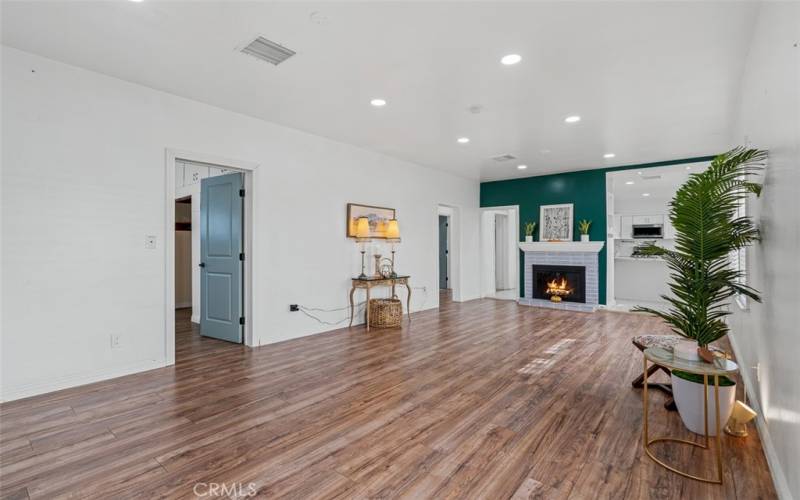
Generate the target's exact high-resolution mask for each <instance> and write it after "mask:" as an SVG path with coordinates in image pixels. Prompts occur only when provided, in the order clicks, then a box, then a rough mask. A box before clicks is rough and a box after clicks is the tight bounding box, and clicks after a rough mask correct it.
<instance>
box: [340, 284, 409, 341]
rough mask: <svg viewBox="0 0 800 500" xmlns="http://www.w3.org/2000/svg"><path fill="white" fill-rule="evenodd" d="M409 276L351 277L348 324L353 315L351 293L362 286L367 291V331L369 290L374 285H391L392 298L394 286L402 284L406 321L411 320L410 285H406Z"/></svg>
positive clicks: (351, 320) (353, 293)
mask: <svg viewBox="0 0 800 500" xmlns="http://www.w3.org/2000/svg"><path fill="white" fill-rule="evenodd" d="M409 278H410V276H397V277H396V278H384V277H382V276H376V277H373V276H368V277H366V278H353V280H352V281H353V286H352V287H351V288H350V326H353V315H354V314H355V303H354V302H353V295H355V293H356V290H357V289H359V288H363V289H365V290H366V291H367V306H366V308H365V309H366V311H365V320H366V325H367V331H369V295H370V293H369V291H370V289H372V288H374V287H376V286H390V287H392V298H395V297H396V296H397V295H396V294H395V287H396V286H397V285H403V286H404V287H406V314H408V321H411V287H410V286H409V285H408V279H409Z"/></svg>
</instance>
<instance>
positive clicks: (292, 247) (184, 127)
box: [0, 47, 479, 399]
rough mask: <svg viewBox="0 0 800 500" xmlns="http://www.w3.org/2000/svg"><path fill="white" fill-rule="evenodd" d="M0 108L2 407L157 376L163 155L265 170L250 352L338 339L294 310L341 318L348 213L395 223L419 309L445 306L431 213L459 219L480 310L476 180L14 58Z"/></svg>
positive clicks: (463, 259) (464, 292)
mask: <svg viewBox="0 0 800 500" xmlns="http://www.w3.org/2000/svg"><path fill="white" fill-rule="evenodd" d="M32 70H35V72H32ZM2 104H3V106H2V120H3V129H2V134H3V135H2V139H3V144H4V146H5V147H4V148H3V151H2V224H3V234H2V286H3V290H4V293H3V304H2V307H3V311H4V313H5V314H4V315H3V317H2V385H1V386H0V389H2V397H3V399H13V398H17V397H21V396H24V395H30V394H35V393H39V392H46V391H49V390H53V389H57V388H61V387H67V386H71V385H77V384H80V383H86V382H89V381H93V380H99V379H103V378H108V377H111V376H114V375H120V374H124V373H130V372H134V371H138V370H142V369H147V368H152V367H157V366H161V365H163V363H164V360H165V359H166V358H165V352H164V350H165V347H164V346H165V342H164V328H165V321H166V320H165V317H164V309H165V307H166V300H165V280H166V277H165V267H166V256H165V251H164V248H163V242H164V237H165V234H166V231H168V230H169V231H172V230H174V229H173V228H167V227H166V223H165V219H166V215H165V214H166V210H173V209H174V207H172V206H171V205H170V206H169V207H167V206H165V189H166V188H165V165H164V163H165V149H166V148H173V149H176V150H182V151H194V152H198V153H204V154H210V155H216V156H220V157H227V158H237V159H241V160H245V161H250V162H255V163H258V164H259V165H260V167H259V175H258V185H256V186H255V187H254V191H255V192H254V193H253V195H254V196H256V197H257V198H255V200H256V211H257V219H258V221H259V227H258V228H257V234H255V235H254V238H255V239H256V242H257V247H256V248H257V250H256V251H257V252H258V254H257V255H254V257H253V258H254V259H255V260H254V262H257V271H256V275H255V276H254V297H257V301H258V302H257V303H256V304H255V305H254V309H255V311H254V316H255V317H254V318H253V323H252V324H253V325H254V327H255V329H256V330H255V331H254V343H255V344H267V343H272V342H279V341H282V340H287V339H291V338H296V337H300V336H303V335H309V334H313V333H317V332H321V331H324V330H327V329H330V328H331V327H329V326H325V325H322V324H320V323H317V322H316V321H314V320H312V319H310V318H308V317H306V316H304V315H302V314H301V313H290V312H288V305H289V304H290V303H299V304H303V305H306V306H309V307H321V308H336V307H342V306H344V305H345V304H347V293H348V290H349V278H350V277H351V276H354V275H356V274H358V270H359V266H360V259H359V254H358V252H357V251H356V245H355V244H354V243H353V242H352V241H351V240H348V239H346V238H345V237H344V235H345V205H346V203H347V202H357V203H364V204H371V205H379V206H388V207H394V208H396V209H397V215H398V219H399V222H400V227H401V231H402V238H403V243H402V244H401V245H400V246H399V248H398V255H397V257H398V268H399V270H400V272H403V273H409V274H411V276H412V279H411V283H412V285H413V286H415V287H425V288H427V293H425V292H423V291H422V290H414V294H413V301H412V309H415V310H419V309H423V308H431V307H436V306H437V305H438V293H437V288H438V284H437V278H438V277H437V265H438V264H437V242H438V238H437V230H438V229H437V227H438V226H437V206H438V204H440V203H442V204H445V205H448V206H451V207H455V208H456V209H457V211H458V215H459V216H458V218H457V220H458V225H459V227H457V228H454V231H453V234H454V238H455V237H457V238H459V243H460V252H459V255H458V256H457V259H454V264H455V265H458V266H459V270H464V271H463V272H457V271H455V270H454V273H453V274H454V275H455V274H458V275H459V283H458V287H459V290H458V294H457V295H456V296H457V297H459V298H460V299H461V300H469V299H471V298H476V297H477V296H478V288H479V275H478V273H477V272H475V271H471V270H477V269H478V266H479V258H478V252H477V248H478V226H479V224H478V190H479V185H478V182H477V181H473V180H467V179H464V178H460V177H456V176H453V175H449V174H445V173H443V172H440V171H436V170H432V169H427V168H424V167H421V166H419V165H415V164H412V163H408V162H403V161H400V160H396V159H393V158H390V157H387V156H384V155H380V154H377V153H373V152H369V151H366V150H363V149H359V148H356V147H353V146H350V145H347V144H342V143H338V142H334V141H331V140H328V139H324V138H321V137H317V136H313V135H310V134H306V133H303V132H300V131H297V130H292V129H288V128H285V127H281V126H277V125H274V124H271V123H268V122H264V121H261V120H257V119H254V118H250V117H246V116H243V115H239V114H235V113H231V112H228V111H225V110H222V109H219V108H215V107H212V106H208V105H205V104H201V103H198V102H195V101H191V100H188V99H183V98H179V97H176V96H173V95H170V94H166V93H163V92H158V91H154V90H152V89H149V88H146V87H143V86H139V85H135V84H131V83H127V82H124V81H121V80H117V79H114V78H110V77H106V76H103V75H100V74H97V73H93V72H90V71H86V70H83V69H79V68H75V67H72V66H68V65H64V64H61V63H57V62H54V61H50V60H47V59H43V58H41V57H38V56H34V55H32V54H28V53H25V52H21V51H18V50H16V49H11V48H7V47H4V48H3V61H2ZM149 234H153V235H157V237H158V248H157V249H156V250H147V249H145V248H144V238H145V235H149ZM454 295H455V294H454ZM344 317H345V314H344V313H342V312H338V313H331V314H327V315H326V316H325V319H327V320H333V321H335V320H339V319H342V318H344ZM345 325H346V323H345ZM112 334H113V335H119V336H120V338H121V346H120V347H119V348H117V349H113V350H112V349H111V348H110V335H112Z"/></svg>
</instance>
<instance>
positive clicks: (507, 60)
mask: <svg viewBox="0 0 800 500" xmlns="http://www.w3.org/2000/svg"><path fill="white" fill-rule="evenodd" d="M521 60H522V56H520V55H519V54H508V55H507V56H503V58H502V59H500V62H501V63H503V64H505V65H506V66H511V65H512V64H517V63H518V62H520V61H521Z"/></svg>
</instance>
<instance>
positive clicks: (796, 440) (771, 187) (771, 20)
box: [731, 2, 800, 499]
mask: <svg viewBox="0 0 800 500" xmlns="http://www.w3.org/2000/svg"><path fill="white" fill-rule="evenodd" d="M799 42H800V5H799V4H797V3H776V2H762V4H761V8H760V14H759V18H758V21H757V24H756V28H755V32H754V35H753V41H752V46H751V48H750V53H749V54H748V55H747V66H746V70H745V73H744V80H743V87H742V93H741V102H740V103H739V119H738V123H737V126H736V135H735V138H734V144H743V143H745V142H748V143H749V144H750V145H751V146H753V147H757V148H761V149H768V150H769V152H770V158H769V166H768V168H767V171H766V175H765V178H764V179H763V181H764V191H763V193H762V195H761V198H760V199H757V200H754V201H753V202H752V203H750V205H749V207H748V209H749V210H750V213H751V215H752V216H754V217H755V218H756V220H757V221H758V225H759V227H760V229H761V235H762V237H763V240H762V241H761V243H760V244H757V245H755V246H754V247H753V248H751V249H749V250H748V259H747V265H748V268H749V277H750V283H751V284H752V285H753V286H754V287H755V288H757V289H758V290H760V291H761V292H762V296H763V303H762V304H752V305H751V306H750V310H749V311H741V310H739V309H738V307H737V306H733V307H734V311H735V313H734V315H733V317H732V320H731V328H732V335H731V337H732V342H733V345H734V349H735V351H736V355H737V359H738V361H739V362H740V365H741V366H742V368H743V376H744V377H745V384H746V385H747V386H748V389H749V391H750V395H751V397H753V398H754V399H755V402H756V405H757V406H758V407H759V408H758V409H759V413H760V416H759V419H760V424H761V425H760V430H761V438H762V440H763V441H764V445H765V451H766V452H767V458H768V460H769V461H770V467H771V469H772V471H773V477H774V478H775V483H776V487H777V488H778V490H779V494H781V496H782V498H792V497H794V498H798V499H800V474H798V471H800V384H799V383H798V381H800V362H798V360H800V335H798V331H800V330H798V325H800V307H798V305H800V263H799V261H798V258H800V211H798V209H797V199H798V196H800V123H798V120H800V96H798V92H800V47H798V46H797V44H798V43H799ZM743 57H744V55H743ZM754 366H760V374H758V376H757V372H756V370H754V369H753V368H752V367H754Z"/></svg>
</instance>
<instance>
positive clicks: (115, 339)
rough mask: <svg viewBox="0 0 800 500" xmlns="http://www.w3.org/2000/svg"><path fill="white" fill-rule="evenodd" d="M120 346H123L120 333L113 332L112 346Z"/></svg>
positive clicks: (117, 347)
mask: <svg viewBox="0 0 800 500" xmlns="http://www.w3.org/2000/svg"><path fill="white" fill-rule="evenodd" d="M120 347H121V345H120V338H119V335H114V334H112V335H111V348H112V349H119V348H120Z"/></svg>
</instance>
